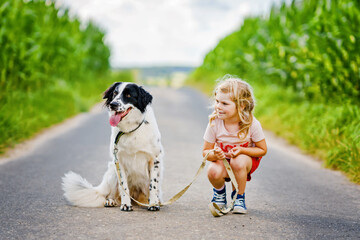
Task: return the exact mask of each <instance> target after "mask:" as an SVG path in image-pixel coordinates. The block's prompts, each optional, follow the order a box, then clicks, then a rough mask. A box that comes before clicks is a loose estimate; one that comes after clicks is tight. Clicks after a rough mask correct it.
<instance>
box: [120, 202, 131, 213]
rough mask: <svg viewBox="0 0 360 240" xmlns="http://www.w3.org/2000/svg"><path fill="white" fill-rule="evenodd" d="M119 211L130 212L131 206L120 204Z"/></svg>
mask: <svg viewBox="0 0 360 240" xmlns="http://www.w3.org/2000/svg"><path fill="white" fill-rule="evenodd" d="M120 210H121V211H126V212H130V211H132V210H133V207H132V206H131V205H127V204H121V206H120Z"/></svg>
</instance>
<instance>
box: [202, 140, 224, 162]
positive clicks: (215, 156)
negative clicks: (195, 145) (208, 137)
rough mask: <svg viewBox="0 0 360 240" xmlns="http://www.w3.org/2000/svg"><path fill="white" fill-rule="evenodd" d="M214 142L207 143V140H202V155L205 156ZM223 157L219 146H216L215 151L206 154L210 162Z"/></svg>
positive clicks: (211, 148)
mask: <svg viewBox="0 0 360 240" xmlns="http://www.w3.org/2000/svg"><path fill="white" fill-rule="evenodd" d="M214 146H215V143H209V142H207V141H205V142H204V147H203V157H205V155H206V154H207V153H208V152H209V151H211V150H213V149H214ZM224 158H225V153H224V152H223V151H222V150H221V148H219V147H216V148H215V151H214V152H212V153H210V154H209V155H208V158H207V160H208V161H211V162H215V161H217V160H223V159H224Z"/></svg>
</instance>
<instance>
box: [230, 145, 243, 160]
mask: <svg viewBox="0 0 360 240" xmlns="http://www.w3.org/2000/svg"><path fill="white" fill-rule="evenodd" d="M241 150H242V147H233V148H232V149H231V150H230V151H229V154H230V156H231V157H232V158H235V157H237V156H239V155H240V154H241V153H242V151H241Z"/></svg>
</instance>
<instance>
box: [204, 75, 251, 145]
mask: <svg viewBox="0 0 360 240" xmlns="http://www.w3.org/2000/svg"><path fill="white" fill-rule="evenodd" d="M217 82H218V84H217V86H216V87H215V90H214V94H213V96H214V98H215V97H216V94H217V93H218V92H222V93H225V94H230V99H231V100H232V101H233V102H234V103H235V105H236V108H237V111H238V114H239V117H240V122H239V126H240V131H239V132H238V137H239V138H240V140H244V139H245V138H246V136H247V135H248V133H249V129H250V125H251V124H252V121H253V118H254V116H253V110H254V107H255V99H254V94H253V90H252V87H251V86H250V85H249V84H248V83H247V82H245V81H243V80H241V79H240V78H237V77H234V76H232V75H229V74H227V75H225V76H224V77H222V78H220V79H218V80H217ZM214 102H215V101H214ZM216 117H217V114H216V111H215V110H214V112H213V113H212V114H211V115H210V116H209V119H210V123H211V122H212V121H213V120H214V119H215V118H216Z"/></svg>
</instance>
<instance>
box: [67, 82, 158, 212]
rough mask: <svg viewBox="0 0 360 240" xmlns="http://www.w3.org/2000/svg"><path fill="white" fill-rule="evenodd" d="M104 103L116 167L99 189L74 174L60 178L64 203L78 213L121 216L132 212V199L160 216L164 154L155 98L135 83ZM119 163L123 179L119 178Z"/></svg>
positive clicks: (120, 86)
mask: <svg viewBox="0 0 360 240" xmlns="http://www.w3.org/2000/svg"><path fill="white" fill-rule="evenodd" d="M103 99H106V102H105V106H106V108H107V109H108V112H109V117H110V120H109V122H110V125H111V141H110V155H111V157H112V160H113V161H111V162H109V163H108V169H107V171H106V172H105V175H104V176H103V179H102V182H101V183H100V184H99V185H98V186H95V187H94V186H92V185H91V184H90V183H88V182H87V181H86V179H84V178H82V177H81V176H80V175H78V174H76V173H74V172H71V171H70V172H68V173H67V174H65V176H64V177H63V178H62V180H63V183H62V188H63V190H64V192H65V193H64V196H65V198H66V199H67V200H68V201H69V202H70V203H71V204H73V205H75V206H80V207H101V206H105V207H113V206H120V209H121V210H122V211H132V210H133V208H132V204H131V199H130V197H129V195H130V196H131V197H133V198H134V199H136V200H138V201H140V202H143V203H149V204H150V205H151V207H149V208H148V210H150V211H158V210H160V198H161V189H160V187H161V186H160V185H161V179H162V164H163V155H164V150H163V147H162V144H161V136H160V132H159V129H158V125H157V123H156V119H155V115H154V112H153V109H152V107H151V102H152V96H151V94H150V93H148V92H147V91H145V90H144V89H143V88H142V87H140V86H138V85H136V84H134V83H125V82H116V83H114V84H113V85H112V86H110V87H109V88H108V89H107V90H106V91H105V92H104V97H103ZM119 132H121V134H119ZM122 133H124V134H122ZM119 136H120V137H119ZM117 138H118V142H117V143H115V142H116V139H117ZM114 150H116V151H117V154H115V155H114ZM116 158H117V159H118V162H119V168H120V178H121V179H118V177H117V172H116V167H115V164H114V161H115V159H116ZM120 184H122V186H123V187H121V186H120Z"/></svg>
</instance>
